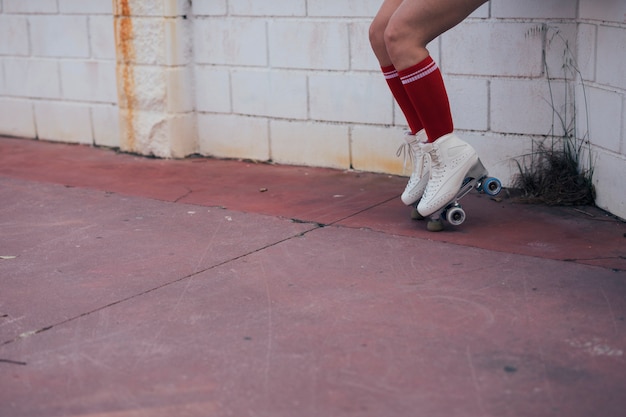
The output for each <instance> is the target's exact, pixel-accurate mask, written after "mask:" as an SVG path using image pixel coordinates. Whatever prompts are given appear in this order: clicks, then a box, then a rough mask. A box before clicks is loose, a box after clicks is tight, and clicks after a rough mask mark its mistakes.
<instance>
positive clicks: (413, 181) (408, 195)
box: [397, 129, 428, 206]
mask: <svg viewBox="0 0 626 417" xmlns="http://www.w3.org/2000/svg"><path fill="white" fill-rule="evenodd" d="M404 140H405V141H406V143H405V144H404V145H402V146H401V147H400V149H398V154H397V155H398V156H400V154H401V153H402V151H403V150H404V152H405V158H406V154H407V153H408V155H409V159H410V160H411V163H412V164H413V172H412V173H411V176H410V177H409V182H408V183H407V184H406V188H405V189H404V192H403V193H402V196H401V197H400V199H401V200H402V202H403V203H404V204H406V205H407V206H410V205H411V204H414V203H416V202H417V201H418V200H419V199H420V198H422V194H424V190H425V189H426V184H427V183H428V165H427V163H426V158H425V155H424V153H423V152H422V148H421V145H422V144H425V143H426V141H427V140H428V138H427V137H426V131H425V130H424V129H422V130H420V131H419V132H417V133H416V134H415V135H411V134H407V135H405V137H404ZM406 148H408V152H407V149H406ZM405 162H406V159H405Z"/></svg>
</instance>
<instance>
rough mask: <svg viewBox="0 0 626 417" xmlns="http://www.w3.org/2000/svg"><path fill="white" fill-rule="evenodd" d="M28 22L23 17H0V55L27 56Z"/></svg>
mask: <svg viewBox="0 0 626 417" xmlns="http://www.w3.org/2000/svg"><path fill="white" fill-rule="evenodd" d="M28 54H29V47H28V21H27V19H26V18H25V17H22V16H15V15H0V55H28Z"/></svg>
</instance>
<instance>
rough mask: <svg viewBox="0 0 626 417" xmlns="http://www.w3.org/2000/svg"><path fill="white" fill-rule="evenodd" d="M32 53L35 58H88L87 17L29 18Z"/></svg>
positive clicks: (56, 16)
mask: <svg viewBox="0 0 626 417" xmlns="http://www.w3.org/2000/svg"><path fill="white" fill-rule="evenodd" d="M28 20H29V22H30V24H29V27H30V36H31V38H30V39H31V51H32V54H33V55H35V56H41V57H59V58H88V57H89V31H88V25H87V17H86V16H78V15H74V16H60V15H47V16H29V17H28Z"/></svg>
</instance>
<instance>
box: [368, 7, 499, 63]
mask: <svg viewBox="0 0 626 417" xmlns="http://www.w3.org/2000/svg"><path fill="white" fill-rule="evenodd" d="M486 2H487V0H404V1H402V2H400V4H399V6H398V7H397V8H396V9H395V11H393V13H392V15H391V17H389V18H388V22H387V25H386V27H385V32H384V43H385V46H386V53H387V57H389V59H390V61H391V63H393V65H394V66H395V67H396V69H398V70H403V69H406V68H408V67H410V66H412V65H415V64H416V63H418V62H420V61H422V60H424V59H425V58H426V57H428V55H429V54H428V51H427V50H426V45H427V44H428V43H429V42H430V41H432V40H433V39H435V38H436V37H437V36H439V35H441V34H442V33H444V32H445V31H447V30H448V29H451V28H453V27H454V26H456V25H458V24H459V23H461V22H462V21H463V20H464V19H465V18H466V17H467V16H469V15H470V14H471V13H472V12H473V11H474V10H476V9H477V8H478V7H479V6H481V5H482V4H484V3H486ZM397 3H398V2H397V0H396V1H394V0H387V1H385V2H384V3H383V6H382V7H381V12H383V13H381V12H379V14H380V15H381V16H380V19H381V21H382V20H383V19H384V18H386V16H387V13H389V11H390V10H392V9H393V6H394V5H395V4H397ZM377 17H378V16H377ZM370 38H371V37H370ZM372 48H374V46H372ZM374 53H375V54H376V56H377V57H378V59H379V61H380V60H381V57H382V58H385V57H384V55H383V54H381V53H380V52H376V49H375V50H374Z"/></svg>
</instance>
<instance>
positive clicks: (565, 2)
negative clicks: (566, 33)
mask: <svg viewBox="0 0 626 417" xmlns="http://www.w3.org/2000/svg"><path fill="white" fill-rule="evenodd" d="M490 3H491V17H495V18H520V19H521V18H526V19H575V18H576V15H577V10H576V7H577V2H575V1H571V0H526V1H519V0H500V1H494V2H490Z"/></svg>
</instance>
